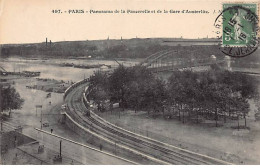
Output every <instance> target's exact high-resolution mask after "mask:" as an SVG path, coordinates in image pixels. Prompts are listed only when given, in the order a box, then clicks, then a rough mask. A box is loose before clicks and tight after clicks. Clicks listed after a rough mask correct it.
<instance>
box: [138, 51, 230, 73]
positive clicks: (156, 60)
mask: <svg viewBox="0 0 260 168" xmlns="http://www.w3.org/2000/svg"><path fill="white" fill-rule="evenodd" d="M183 52H188V53H187V55H188V57H185V58H184V57H180V55H181V54H183ZM213 64H221V65H223V64H226V65H225V66H227V67H228V68H230V58H229V57H225V58H224V59H220V60H217V59H216V57H215V56H214V55H211V56H209V57H208V58H206V59H205V58H204V59H197V58H196V59H195V57H194V52H193V51H190V52H189V51H178V50H163V51H159V52H157V53H154V54H152V55H150V56H149V57H147V58H146V59H144V60H143V61H142V62H140V64H139V65H143V66H146V67H148V68H149V69H150V70H152V71H153V72H162V71H173V70H177V69H186V68H193V67H202V66H204V67H205V66H210V65H213Z"/></svg>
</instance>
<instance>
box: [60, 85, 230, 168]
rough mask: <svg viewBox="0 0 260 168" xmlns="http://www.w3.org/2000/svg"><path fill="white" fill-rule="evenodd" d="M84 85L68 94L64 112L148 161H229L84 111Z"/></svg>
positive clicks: (173, 162) (166, 162)
mask: <svg viewBox="0 0 260 168" xmlns="http://www.w3.org/2000/svg"><path fill="white" fill-rule="evenodd" d="M86 86H87V84H82V85H80V86H78V87H76V88H74V89H73V90H72V91H71V92H70V93H69V94H68V96H67V97H66V99H65V101H66V102H67V103H68V107H69V109H70V110H69V111H68V112H67V113H68V114H69V115H70V116H71V117H72V118H73V119H74V120H76V121H77V122H78V124H80V125H81V126H83V127H85V128H88V129H90V130H91V131H92V132H93V133H95V134H98V135H100V137H102V138H104V139H106V140H107V141H108V142H111V143H117V144H118V146H120V147H121V148H124V149H127V150H129V152H131V153H135V154H139V155H142V156H143V157H146V158H147V159H149V160H150V162H151V164H177V165H180V164H185V165H186V164H192V165H201V164H230V163H228V162H225V161H222V160H218V159H215V158H212V157H209V156H206V155H201V154H198V153H194V152H191V151H188V150H185V149H181V148H178V147H175V146H172V145H169V144H165V143H162V142H159V141H156V140H153V139H150V138H147V137H144V136H141V135H138V134H135V133H132V132H130V131H127V130H124V129H122V128H119V127H117V126H115V125H113V124H111V123H108V122H106V121H104V120H103V119H102V118H100V117H98V116H97V115H95V114H94V113H93V112H91V116H90V117H88V116H86V115H84V112H85V111H86V107H85V106H84V104H83V102H82V93H83V92H84V89H85V87H86ZM141 164H142V163H141ZM146 164H147V163H146Z"/></svg>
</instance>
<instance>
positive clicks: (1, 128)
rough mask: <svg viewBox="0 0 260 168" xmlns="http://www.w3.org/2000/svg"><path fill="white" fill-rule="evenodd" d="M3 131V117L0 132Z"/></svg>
mask: <svg viewBox="0 0 260 168" xmlns="http://www.w3.org/2000/svg"><path fill="white" fill-rule="evenodd" d="M2 131H3V119H2V118H1V132H2Z"/></svg>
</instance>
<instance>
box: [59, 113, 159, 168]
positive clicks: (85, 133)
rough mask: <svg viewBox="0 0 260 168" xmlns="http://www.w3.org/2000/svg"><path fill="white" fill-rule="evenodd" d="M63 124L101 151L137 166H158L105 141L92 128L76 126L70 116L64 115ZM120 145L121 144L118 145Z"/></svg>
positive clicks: (107, 140)
mask: <svg viewBox="0 0 260 168" xmlns="http://www.w3.org/2000/svg"><path fill="white" fill-rule="evenodd" d="M64 118H65V120H64V121H65V124H66V125H67V126H68V127H69V128H70V129H71V130H73V131H74V132H75V133H77V134H78V135H80V136H81V137H83V138H84V139H85V140H86V142H87V143H89V144H91V145H94V146H96V147H97V148H99V149H100V147H101V146H102V150H104V151H109V152H112V153H113V154H115V155H117V156H120V157H123V158H127V159H128V160H132V161H134V162H137V163H139V164H158V163H156V162H153V161H151V160H150V159H148V158H146V157H144V156H142V155H141V154H136V153H134V152H132V151H130V150H128V149H125V148H122V147H120V146H118V143H119V144H120V142H117V143H115V142H113V141H111V140H109V139H106V138H104V137H102V136H100V135H98V134H96V133H94V132H93V128H90V127H91V126H90V127H89V128H86V127H83V126H81V125H80V124H78V123H77V122H76V121H75V120H74V119H72V117H71V116H69V115H68V114H67V113H65V114H64ZM120 145H121V144H120Z"/></svg>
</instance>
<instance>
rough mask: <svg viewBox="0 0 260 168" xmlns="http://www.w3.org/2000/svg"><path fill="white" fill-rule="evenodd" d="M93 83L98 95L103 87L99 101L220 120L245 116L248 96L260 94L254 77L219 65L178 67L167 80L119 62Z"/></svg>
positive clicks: (94, 78)
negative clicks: (193, 68) (205, 68)
mask: <svg viewBox="0 0 260 168" xmlns="http://www.w3.org/2000/svg"><path fill="white" fill-rule="evenodd" d="M90 84H91V88H93V92H92V95H93V96H94V99H96V97H97V95H98V93H99V92H100V91H102V94H100V96H99V97H101V98H99V99H98V100H101V101H99V103H101V102H102V101H105V100H107V99H109V100H110V102H112V103H114V102H119V103H120V106H121V107H122V108H132V109H135V110H147V111H148V112H150V113H153V114H155V113H161V112H163V113H164V114H167V115H170V116H174V115H176V116H177V115H178V116H180V113H181V112H182V113H184V112H186V113H188V116H189V117H190V118H192V117H195V118H197V119H199V116H205V117H207V118H208V119H213V120H216V121H217V120H218V118H219V117H223V118H224V120H226V117H231V118H232V117H244V118H245V117H246V115H247V113H248V111H249V103H248V99H251V98H253V99H255V98H257V97H258V92H257V81H256V80H255V79H254V78H253V77H251V76H249V75H246V74H242V73H239V72H229V71H223V70H220V69H218V68H214V69H211V70H209V71H204V72H192V71H174V72H173V74H172V75H171V77H170V78H169V79H168V81H167V82H164V81H162V80H160V79H158V78H156V77H155V76H154V75H153V74H152V73H151V72H150V71H149V70H148V69H147V68H145V67H143V66H135V67H129V68H127V67H124V66H119V67H118V68H117V69H115V70H114V72H113V73H112V74H110V75H108V74H106V73H101V72H96V73H95V75H94V76H92V77H91V78H90ZM97 88H98V89H97ZM96 90H99V92H97V91H96Z"/></svg>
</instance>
